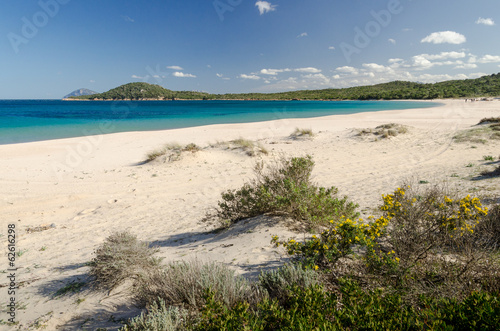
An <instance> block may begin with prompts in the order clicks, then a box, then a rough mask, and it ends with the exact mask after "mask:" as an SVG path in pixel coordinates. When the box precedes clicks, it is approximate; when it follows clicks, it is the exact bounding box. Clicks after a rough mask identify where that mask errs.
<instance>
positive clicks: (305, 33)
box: [297, 32, 307, 38]
mask: <svg viewBox="0 0 500 331" xmlns="http://www.w3.org/2000/svg"><path fill="white" fill-rule="evenodd" d="M302 37H307V32H302V33H301V34H299V35H298V36H297V38H302Z"/></svg>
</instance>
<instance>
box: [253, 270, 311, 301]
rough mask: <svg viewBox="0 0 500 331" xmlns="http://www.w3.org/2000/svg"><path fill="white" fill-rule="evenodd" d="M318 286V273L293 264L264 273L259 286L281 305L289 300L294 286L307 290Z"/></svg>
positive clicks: (260, 277) (261, 275)
mask: <svg viewBox="0 0 500 331" xmlns="http://www.w3.org/2000/svg"><path fill="white" fill-rule="evenodd" d="M318 284H319V278H318V274H317V273H316V272H314V271H312V270H307V269H304V268H302V266H300V265H293V264H285V265H284V266H283V267H281V268H279V269H277V270H272V271H268V272H263V273H261V274H260V276H259V285H260V286H261V287H262V288H264V289H265V290H266V291H267V293H268V294H269V297H270V298H272V299H277V300H278V301H279V302H280V303H283V302H285V301H286V300H287V299H288V297H289V296H290V291H291V288H292V287H293V286H299V287H300V288H302V289H305V288H308V287H311V286H314V285H318Z"/></svg>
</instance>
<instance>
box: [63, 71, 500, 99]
mask: <svg viewBox="0 0 500 331" xmlns="http://www.w3.org/2000/svg"><path fill="white" fill-rule="evenodd" d="M496 96H500V73H497V74H493V75H490V76H483V77H480V78H476V79H465V80H450V81H444V82H439V83H433V84H423V83H413V82H405V81H394V82H390V83H384V84H377V85H370V86H356V87H349V88H341V89H323V90H301V91H290V92H280V93H237V94H231V93H230V94H210V93H205V92H196V91H172V90H169V89H166V88H164V87H162V86H159V85H153V84H148V83H129V84H125V85H121V86H119V87H116V88H114V89H111V90H109V91H107V92H104V93H96V94H91V95H80V96H67V97H65V98H64V100H405V99H415V100H429V99H449V98H478V97H496Z"/></svg>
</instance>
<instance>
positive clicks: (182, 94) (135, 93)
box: [71, 83, 209, 100]
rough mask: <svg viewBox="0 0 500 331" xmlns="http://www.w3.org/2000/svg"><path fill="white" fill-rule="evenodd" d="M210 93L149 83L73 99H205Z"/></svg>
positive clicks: (126, 86) (129, 85) (119, 87)
mask: <svg viewBox="0 0 500 331" xmlns="http://www.w3.org/2000/svg"><path fill="white" fill-rule="evenodd" d="M207 96H209V94H208V93H203V92H191V91H176V92H174V91H172V90H169V89H166V88H164V87H161V86H159V85H153V84H148V83H129V84H125V85H121V86H118V87H116V88H114V89H111V90H109V91H107V92H104V93H98V94H93V95H88V96H78V97H72V98H71V99H77V100H100V99H103V100H169V99H173V98H175V99H203V98H206V97H207Z"/></svg>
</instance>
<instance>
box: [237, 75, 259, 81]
mask: <svg viewBox="0 0 500 331" xmlns="http://www.w3.org/2000/svg"><path fill="white" fill-rule="evenodd" d="M240 78H243V79H253V80H258V79H260V77H259V76H257V75H245V74H241V75H240Z"/></svg>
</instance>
